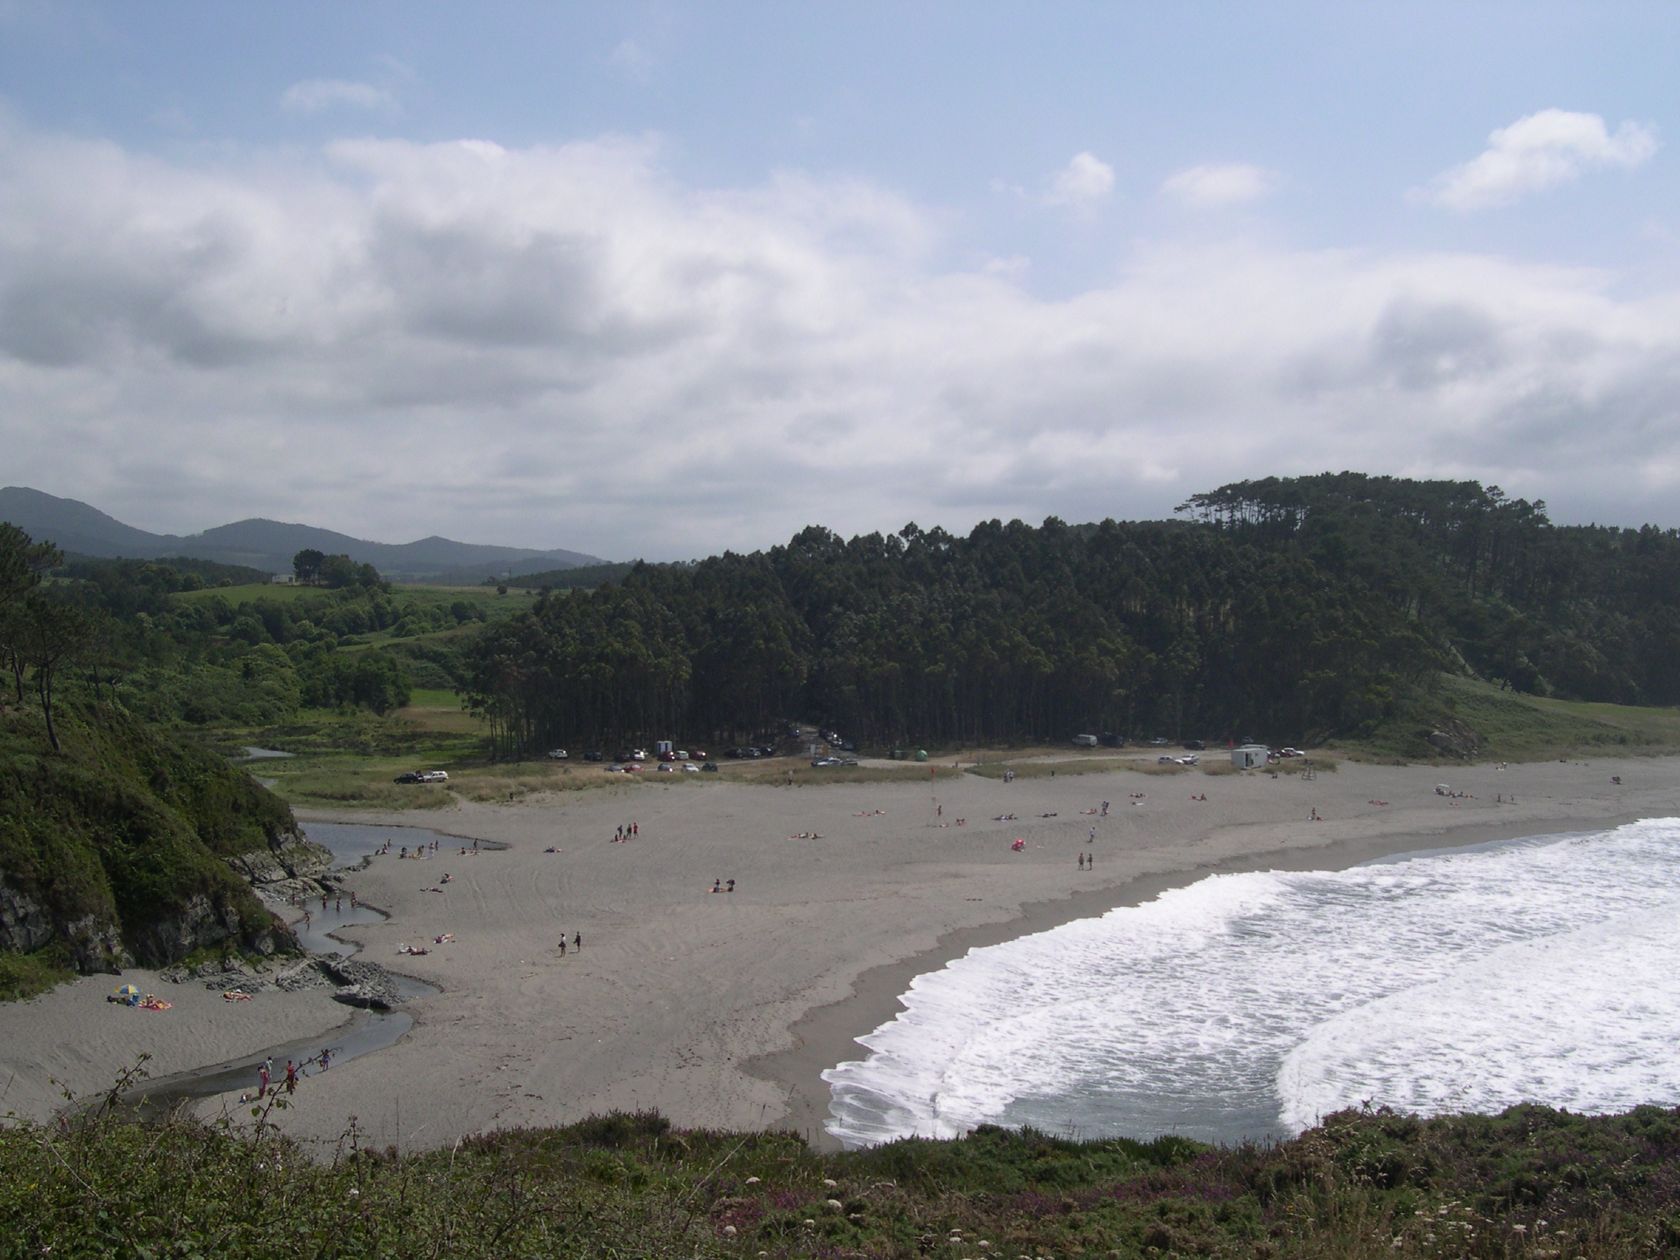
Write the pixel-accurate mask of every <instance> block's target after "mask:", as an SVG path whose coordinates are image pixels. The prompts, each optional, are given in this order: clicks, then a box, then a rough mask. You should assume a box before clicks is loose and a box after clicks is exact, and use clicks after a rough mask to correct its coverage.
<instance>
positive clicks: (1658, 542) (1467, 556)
mask: <svg viewBox="0 0 1680 1260" xmlns="http://www.w3.org/2000/svg"><path fill="white" fill-rule="evenodd" d="M1180 511H1181V512H1185V513H1187V514H1189V516H1190V517H1191V519H1188V520H1179V521H1165V522H1133V523H1121V522H1115V521H1103V522H1102V523H1100V524H1096V525H1080V526H1072V525H1068V524H1065V523H1063V522H1062V521H1060V520H1057V519H1055V518H1051V519H1049V520H1046V521H1045V522H1044V523H1043V524H1042V525H1041V526H1038V527H1036V528H1035V527H1033V526H1029V525H1025V524H1023V523H1021V522H1020V521H1012V522H1010V523H1008V524H1004V523H1002V522H1000V521H996V520H993V521H988V522H985V523H983V524H981V525H979V526H977V527H975V529H974V530H973V531H972V532H971V533H970V534H969V535H968V537H967V538H960V537H956V536H953V535H951V534H947V533H946V532H945V531H944V530H942V529H937V528H936V529H932V530H925V531H924V530H922V529H919V528H917V527H916V526H915V525H908V526H905V527H904V529H902V530H900V531H899V533H898V534H896V535H885V536H883V535H881V534H870V535H866V536H861V537H857V538H853V539H851V540H849V541H847V540H843V539H841V538H840V537H839V536H837V535H835V534H833V533H832V532H830V531H828V530H826V529H822V528H819V527H811V528H807V529H805V530H803V531H801V532H800V533H799V534H797V535H796V536H795V537H794V538H793V539H792V540H791V541H790V542H789V543H788V544H787V545H786V546H781V547H775V548H772V549H770V550H769V551H767V552H755V553H753V554H750V555H734V554H725V555H723V556H719V557H713V558H711V559H707V560H703V561H700V562H698V563H695V564H687V565H648V564H638V565H635V566H633V567H632V569H631V570H630V572H628V573H627V574H625V576H624V577H623V579H622V580H621V581H619V582H617V583H614V584H611V585H607V586H604V587H601V588H600V589H595V590H589V591H572V592H568V593H566V594H564V595H561V594H558V593H556V594H555V595H553V596H547V595H545V596H543V597H541V598H539V600H538V601H537V602H536V604H535V605H534V606H533V608H532V610H531V611H530V612H529V613H528V614H526V615H524V616H522V617H519V618H515V619H513V620H510V621H505V622H502V623H499V624H495V625H491V626H489V627H487V628H486V629H485V630H484V631H483V632H482V634H481V635H480V637H479V638H478V639H477V640H476V647H475V648H474V649H472V650H471V652H470V656H471V661H470V664H469V672H470V674H471V687H470V691H471V699H472V702H473V704H474V706H475V707H476V708H477V710H478V711H480V712H481V713H483V714H485V715H486V716H487V717H488V718H489V719H490V721H491V723H492V726H493V729H494V732H495V734H494V744H495V749H496V752H497V753H498V754H499V755H504V756H512V755H519V754H522V753H524V752H527V751H529V750H531V749H539V748H542V747H544V746H545V745H547V744H549V743H569V742H574V741H576V740H579V739H588V740H596V739H604V740H609V741H610V740H611V739H613V738H615V737H616V736H617V735H619V734H626V735H628V734H633V733H649V732H663V731H688V732H697V733H705V734H708V735H711V734H712V733H724V732H735V731H751V730H755V729H760V728H762V727H765V726H768V725H771V724H772V723H773V722H774V721H775V720H776V719H778V718H781V717H786V716H789V715H799V716H803V717H805V718H807V719H809V720H816V721H822V722H824V723H826V724H829V725H832V726H834V727H837V728H838V729H840V730H841V731H843V732H844V733H846V734H847V735H849V736H852V737H854V738H857V739H860V740H869V741H872V742H876V743H885V742H897V741H899V740H901V739H906V738H911V739H917V740H923V741H941V742H948V743H957V742H971V741H972V742H995V741H1016V740H1028V739H1056V740H1061V739H1065V738H1067V736H1068V735H1069V734H1071V733H1073V732H1076V731H1092V732H1095V731H1103V730H1107V731H1114V732H1119V733H1132V734H1138V733H1157V732H1160V733H1167V734H1171V733H1175V732H1177V733H1186V734H1196V735H1202V736H1208V735H1220V736H1224V735H1235V734H1237V733H1238V732H1247V731H1253V732H1259V733H1261V734H1262V735H1264V736H1266V737H1269V738H1272V739H1275V740H1291V741H1295V742H1300V741H1304V740H1315V739H1320V738H1324V737H1326V736H1330V735H1338V734H1339V735H1358V734H1362V733H1368V732H1370V731H1373V730H1375V729H1378V728H1380V727H1383V725H1384V724H1385V723H1393V722H1394V721H1395V720H1396V719H1397V717H1398V716H1399V715H1402V714H1403V713H1404V712H1405V711H1406V708H1407V705H1408V704H1410V703H1412V702H1414V701H1415V700H1416V698H1417V697H1418V696H1420V695H1427V694H1428V693H1429V692H1430V691H1431V689H1432V688H1434V687H1436V686H1437V685H1438V680H1439V678H1440V676H1441V674H1442V673H1443V672H1445V673H1450V674H1462V675H1470V676H1474V677H1478V678H1482V679H1485V680H1489V681H1492V682H1494V683H1497V684H1499V685H1502V686H1506V687H1509V688H1511V689H1513V690H1516V691H1520V692H1525V693H1533V694H1542V695H1557V696H1563V697H1569V698H1577V699H1587V700H1602V701H1616V702H1620V703H1626V704H1655V705H1666V704H1675V703H1680V535H1677V534H1676V532H1675V531H1673V530H1661V529H1656V528H1653V527H1646V528H1643V529H1617V528H1608V527H1598V526H1581V527H1559V526H1554V525H1552V524H1551V523H1550V522H1549V521H1548V520H1547V519H1546V513H1545V505H1544V504H1543V503H1538V502H1536V503H1529V502H1526V501H1524V500H1521V499H1508V498H1506V497H1505V496H1504V494H1503V493H1502V492H1501V491H1500V490H1499V489H1498V488H1496V487H1483V486H1481V485H1480V484H1478V483H1476V482H1473V481H1454V482H1447V481H1429V482H1421V481H1407V480H1399V479H1395V478H1388V477H1371V476H1366V475H1363V474H1359V473H1340V474H1330V473H1326V474H1323V475H1319V476H1312V477H1300V478H1288V479H1279V478H1268V479H1266V480H1263V481H1254V482H1240V483H1236V484H1233V485H1228V486H1225V487H1222V488H1220V489H1218V490H1215V491H1212V492H1210V493H1207V494H1199V495H1196V496H1194V497H1193V498H1191V499H1190V500H1189V501H1188V502H1187V503H1185V504H1183V505H1182V506H1181V508H1180ZM1427 729H1428V728H1427V726H1425V727H1423V730H1425V731H1427ZM1423 751H1427V749H1423Z"/></svg>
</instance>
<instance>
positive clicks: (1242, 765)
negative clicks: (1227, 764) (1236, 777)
mask: <svg viewBox="0 0 1680 1260" xmlns="http://www.w3.org/2000/svg"><path fill="white" fill-rule="evenodd" d="M1271 754H1272V750H1271V749H1269V748H1267V747H1266V745H1264V744H1240V745H1238V746H1237V747H1235V748H1233V749H1231V764H1232V765H1233V766H1235V767H1236V768H1237V769H1238V770H1256V769H1259V768H1261V767H1262V766H1264V765H1265V764H1266V759H1267V758H1268V757H1270V756H1271Z"/></svg>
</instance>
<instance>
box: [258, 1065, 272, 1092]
mask: <svg viewBox="0 0 1680 1260" xmlns="http://www.w3.org/2000/svg"><path fill="white" fill-rule="evenodd" d="M273 1066H274V1060H273V1059H265V1060H263V1061H262V1062H261V1063H259V1064H257V1097H258V1098H266V1097H267V1096H268V1074H269V1072H270V1071H271V1070H272V1068H273Z"/></svg>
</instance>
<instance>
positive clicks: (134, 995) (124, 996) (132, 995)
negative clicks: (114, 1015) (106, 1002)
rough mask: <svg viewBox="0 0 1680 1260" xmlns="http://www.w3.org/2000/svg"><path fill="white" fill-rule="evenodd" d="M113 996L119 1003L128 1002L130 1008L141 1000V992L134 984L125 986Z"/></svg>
mask: <svg viewBox="0 0 1680 1260" xmlns="http://www.w3.org/2000/svg"><path fill="white" fill-rule="evenodd" d="M111 996H113V997H114V998H116V999H117V1001H119V1002H127V1003H128V1004H129V1005H130V1006H133V1005H134V1004H135V1003H136V1002H138V1001H139V1000H140V990H139V989H137V988H135V987H134V986H133V985H132V984H125V985H123V986H122V988H120V989H118V990H117V991H116V992H115V993H114V994H112V995H111Z"/></svg>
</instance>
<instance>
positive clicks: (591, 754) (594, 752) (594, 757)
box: [583, 748, 607, 761]
mask: <svg viewBox="0 0 1680 1260" xmlns="http://www.w3.org/2000/svg"><path fill="white" fill-rule="evenodd" d="M583 759H584V760H585V761H605V760H606V759H607V754H606V753H604V752H602V751H601V750H600V749H599V748H591V749H590V750H589V751H588V752H586V753H584V754H583Z"/></svg>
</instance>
